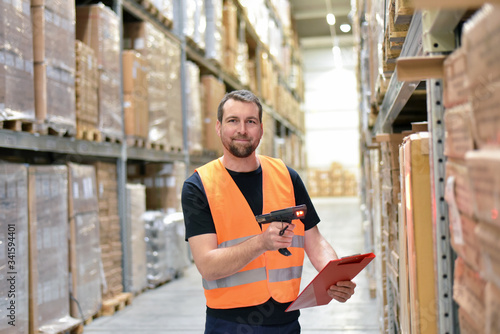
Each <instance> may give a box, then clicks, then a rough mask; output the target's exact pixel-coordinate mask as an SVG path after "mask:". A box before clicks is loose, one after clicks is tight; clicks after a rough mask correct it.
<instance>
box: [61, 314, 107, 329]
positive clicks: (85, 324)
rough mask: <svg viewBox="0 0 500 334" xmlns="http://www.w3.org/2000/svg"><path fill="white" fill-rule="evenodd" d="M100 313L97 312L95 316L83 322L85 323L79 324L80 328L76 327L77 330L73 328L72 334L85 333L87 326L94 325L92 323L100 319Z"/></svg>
mask: <svg viewBox="0 0 500 334" xmlns="http://www.w3.org/2000/svg"><path fill="white" fill-rule="evenodd" d="M100 315H101V314H100V312H97V313H95V314H93V315H92V316H90V317H88V318H87V319H85V320H84V321H83V323H81V324H79V325H78V326H76V327H75V328H73V329H72V330H71V331H69V332H70V334H82V333H83V332H84V327H85V326H87V325H90V324H91V323H92V321H94V319H97V318H99V317H100ZM65 333H67V332H65Z"/></svg>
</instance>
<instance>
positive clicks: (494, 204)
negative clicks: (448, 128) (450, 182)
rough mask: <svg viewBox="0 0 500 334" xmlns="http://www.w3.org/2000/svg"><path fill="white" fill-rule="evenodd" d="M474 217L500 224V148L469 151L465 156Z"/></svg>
mask: <svg viewBox="0 0 500 334" xmlns="http://www.w3.org/2000/svg"><path fill="white" fill-rule="evenodd" d="M465 161H466V164H467V169H468V175H469V178H470V184H471V188H472V200H473V203H472V204H473V207H474V217H476V218H478V219H479V220H480V221H484V222H488V223H492V224H495V225H497V226H500V215H499V210H500V173H498V171H499V170H500V150H486V149H483V150H476V151H469V152H468V153H467V154H466V156H465Z"/></svg>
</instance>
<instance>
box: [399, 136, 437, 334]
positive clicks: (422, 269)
mask: <svg viewBox="0 0 500 334" xmlns="http://www.w3.org/2000/svg"><path fill="white" fill-rule="evenodd" d="M403 145H404V175H403V180H404V191H405V192H404V193H402V199H404V204H405V206H406V227H407V235H406V237H407V243H408V244H407V246H408V270H409V272H408V273H409V292H410V316H411V321H410V327H411V329H412V332H415V333H420V332H425V333H437V332H438V330H437V319H436V308H437V305H436V300H437V298H436V290H435V280H436V273H435V269H434V259H435V256H434V249H435V245H434V242H433V237H432V236H433V230H432V225H433V223H432V212H431V210H432V203H431V189H430V186H431V179H430V165H429V134H428V133H427V132H422V133H417V134H412V135H410V136H408V137H406V138H405V140H404V144H403Z"/></svg>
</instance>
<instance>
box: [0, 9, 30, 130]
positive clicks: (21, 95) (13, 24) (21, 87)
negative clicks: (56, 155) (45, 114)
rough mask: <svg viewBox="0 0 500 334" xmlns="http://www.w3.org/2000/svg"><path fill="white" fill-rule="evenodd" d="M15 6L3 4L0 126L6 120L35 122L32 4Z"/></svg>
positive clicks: (0, 13) (0, 19)
mask: <svg viewBox="0 0 500 334" xmlns="http://www.w3.org/2000/svg"><path fill="white" fill-rule="evenodd" d="M19 4H20V5H19V6H15V5H14V4H13V3H11V2H2V3H0V49H1V50H2V59H1V60H0V65H1V66H0V124H1V122H3V121H10V120H23V121H27V122H32V123H34V122H35V102H34V90H33V34H32V24H31V15H30V11H29V10H28V11H26V10H23V9H24V8H29V5H30V1H29V0H24V1H21V2H20V3H19Z"/></svg>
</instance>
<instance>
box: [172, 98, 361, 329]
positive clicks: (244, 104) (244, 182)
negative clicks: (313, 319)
mask: <svg viewBox="0 0 500 334" xmlns="http://www.w3.org/2000/svg"><path fill="white" fill-rule="evenodd" d="M217 118H218V120H217V124H216V129H217V133H218V134H219V136H220V138H221V141H222V145H223V150H224V155H223V156H222V157H221V158H219V159H216V160H214V161H212V162H210V163H208V164H206V165H204V166H202V167H200V168H198V169H197V170H196V171H195V173H194V174H193V175H191V176H190V177H189V178H188V179H187V180H186V182H185V183H184V187H183V190H182V206H183V211H184V220H185V224H186V239H187V240H188V241H189V245H190V247H191V253H192V255H193V258H194V262H195V264H196V266H197V268H198V270H199V272H200V273H201V275H202V278H203V287H204V290H205V296H206V299H207V318H206V325H205V333H206V334H208V333H215V334H217V333H221V334H228V333H231V334H233V333H235V334H238V333H269V334H275V333H286V334H289V333H300V325H299V322H298V318H299V314H300V313H299V311H292V312H285V309H286V308H287V307H288V305H290V303H291V302H292V301H293V300H294V299H295V298H296V297H297V295H298V293H299V289H300V276H301V273H302V265H303V259H304V250H305V252H306V253H307V255H308V257H309V259H310V260H311V262H312V264H313V265H314V267H315V268H316V269H317V270H321V269H322V268H323V267H324V266H325V265H326V264H327V263H328V262H329V261H330V260H332V259H336V258H337V254H336V253H335V251H334V249H333V248H332V246H331V245H330V244H329V243H328V242H327V241H326V240H325V238H324V237H323V236H322V235H321V233H320V232H319V230H318V227H317V226H316V225H317V224H318V223H319V217H318V215H317V213H316V211H315V209H314V207H313V205H312V203H311V200H310V198H309V195H308V194H307V191H306V189H305V186H304V184H303V182H302V180H301V179H300V177H299V175H298V174H297V172H296V171H294V170H293V169H291V168H289V167H287V166H285V164H284V163H283V162H282V161H281V160H278V159H273V158H270V157H265V156H261V155H257V154H256V152H255V150H256V148H257V146H258V145H259V142H260V139H261V138H262V134H263V127H262V106H261V103H260V101H259V99H258V98H257V97H256V96H255V95H254V94H252V93H251V92H249V91H246V90H240V91H233V92H231V93H228V94H226V95H225V97H224V98H223V99H222V101H221V102H220V105H219V108H218V112H217ZM299 204H306V205H307V214H306V217H305V218H304V219H302V220H294V221H293V222H292V224H290V225H289V226H288V228H287V229H286V230H285V231H284V232H282V230H283V229H284V226H283V225H284V224H286V223H282V222H272V223H270V224H266V225H261V226H260V225H259V224H258V223H257V222H256V220H255V216H256V215H258V214H262V213H268V212H270V211H274V210H279V209H283V208H286V207H290V206H294V205H299ZM280 232H281V233H280ZM280 248H289V250H290V251H291V253H292V255H291V256H284V255H282V254H280V253H279V252H278V249H280ZM355 286H356V285H355V283H353V282H351V281H345V282H339V283H337V284H336V285H334V286H331V287H330V289H329V290H328V294H329V295H330V296H331V297H332V298H334V299H336V300H337V301H339V302H345V301H346V300H348V299H349V298H350V297H351V295H352V294H353V293H354V288H355Z"/></svg>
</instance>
